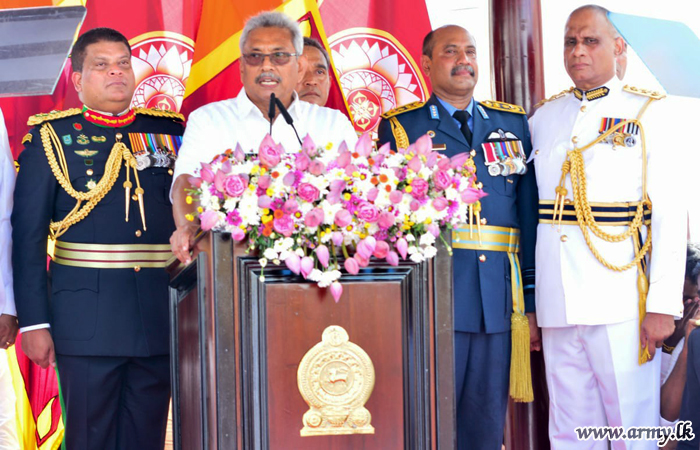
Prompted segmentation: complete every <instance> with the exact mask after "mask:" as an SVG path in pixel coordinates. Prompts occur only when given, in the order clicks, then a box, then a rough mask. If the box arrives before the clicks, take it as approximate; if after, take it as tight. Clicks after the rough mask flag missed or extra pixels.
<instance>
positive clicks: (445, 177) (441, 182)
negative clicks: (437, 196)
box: [433, 169, 452, 191]
mask: <svg viewBox="0 0 700 450" xmlns="http://www.w3.org/2000/svg"><path fill="white" fill-rule="evenodd" d="M433 184H435V189H437V190H438V191H444V190H445V189H447V188H448V187H450V186H451V185H452V177H451V176H450V174H449V173H447V171H446V170H442V169H441V170H438V171H436V172H435V174H434V175H433Z"/></svg>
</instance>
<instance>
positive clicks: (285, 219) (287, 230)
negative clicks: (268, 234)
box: [272, 215, 294, 237]
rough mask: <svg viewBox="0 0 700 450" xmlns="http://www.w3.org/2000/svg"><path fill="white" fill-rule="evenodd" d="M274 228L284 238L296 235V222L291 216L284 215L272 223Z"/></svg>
mask: <svg viewBox="0 0 700 450" xmlns="http://www.w3.org/2000/svg"><path fill="white" fill-rule="evenodd" d="M272 228H274V230H275V231H276V232H278V233H279V234H281V235H283V236H284V237H289V236H291V235H292V233H294V220H293V219H292V218H291V217H290V216H288V215H284V216H282V217H280V218H279V219H274V220H273V221H272Z"/></svg>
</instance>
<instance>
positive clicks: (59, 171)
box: [40, 123, 146, 241]
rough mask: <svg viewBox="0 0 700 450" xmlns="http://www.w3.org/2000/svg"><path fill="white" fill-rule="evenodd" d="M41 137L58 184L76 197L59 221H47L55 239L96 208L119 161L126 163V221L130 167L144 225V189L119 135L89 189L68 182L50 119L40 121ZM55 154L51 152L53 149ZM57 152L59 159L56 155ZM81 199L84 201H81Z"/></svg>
mask: <svg viewBox="0 0 700 450" xmlns="http://www.w3.org/2000/svg"><path fill="white" fill-rule="evenodd" d="M40 135H41V141H42V143H43V144H44V152H45V153H46V158H47V159H48V162H49V167H50V168H51V171H52V172H53V175H54V176H55V177H56V180H57V181H58V183H59V184H60V185H61V187H62V188H63V189H64V190H65V191H66V193H67V194H68V195H70V196H71V197H73V198H74V199H75V200H76V204H75V206H74V207H73V209H72V210H71V212H69V213H68V214H67V215H66V217H64V218H63V219H62V220H60V221H58V222H53V221H52V222H51V224H50V225H49V231H50V237H51V239H52V240H53V241H55V240H56V239H57V238H58V237H59V236H61V235H62V234H63V233H65V232H66V231H68V228H70V227H71V226H72V225H75V224H76V223H78V222H80V221H81V220H83V219H84V218H85V217H87V215H88V214H90V212H91V211H92V210H93V208H95V205H97V204H98V203H99V202H100V201H101V200H102V199H103V198H104V196H105V195H107V193H108V192H109V191H110V189H112V187H113V186H114V183H115V182H116V181H117V178H118V177H119V170H120V166H121V163H122V161H124V165H125V166H126V181H125V182H124V188H125V190H126V192H125V194H126V221H127V222H128V221H129V196H130V190H131V181H130V177H129V168H131V169H132V171H133V172H134V177H135V178H136V186H137V187H136V190H135V191H134V193H135V194H136V195H137V196H138V198H139V207H140V209H141V219H142V221H143V228H144V230H145V229H146V223H145V216H144V209H143V189H142V188H141V183H140V182H139V178H138V174H137V172H136V159H135V158H134V156H133V155H132V154H131V150H129V148H128V147H127V146H126V145H125V144H124V143H123V142H121V137H120V136H119V135H117V142H116V143H115V144H114V146H113V147H112V151H111V152H110V154H109V158H107V163H106V164H105V173H104V175H103V176H102V178H101V179H100V181H99V182H98V183H97V185H96V186H95V187H94V188H93V189H91V190H90V191H88V192H80V191H76V190H75V189H74V188H73V186H72V185H71V182H70V175H69V174H68V164H67V162H66V156H65V153H64V151H63V146H62V145H61V141H60V139H59V138H58V135H57V134H56V131H55V130H54V128H53V127H52V126H51V124H49V123H45V124H44V125H42V127H41V130H40ZM54 148H55V149H56V150H55V154H54V150H53V149H54ZM56 155H58V160H57V158H56ZM83 202H86V203H85V204H84V205H83Z"/></svg>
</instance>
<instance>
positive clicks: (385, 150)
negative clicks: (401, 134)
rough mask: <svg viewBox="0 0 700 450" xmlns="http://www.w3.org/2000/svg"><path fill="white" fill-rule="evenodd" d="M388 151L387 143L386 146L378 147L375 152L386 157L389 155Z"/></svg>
mask: <svg viewBox="0 0 700 450" xmlns="http://www.w3.org/2000/svg"><path fill="white" fill-rule="evenodd" d="M390 151H391V144H390V143H388V142H387V143H386V144H384V145H382V146H381V147H379V149H378V150H377V153H378V154H380V155H382V156H386V155H388V154H389V152H390ZM375 160H376V158H375Z"/></svg>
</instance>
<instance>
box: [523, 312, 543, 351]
mask: <svg viewBox="0 0 700 450" xmlns="http://www.w3.org/2000/svg"><path fill="white" fill-rule="evenodd" d="M525 315H526V316H527V323H528V324H529V325H530V351H531V352H539V351H540V350H542V335H541V334H540V328H539V327H538V326H537V314H535V313H525Z"/></svg>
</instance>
